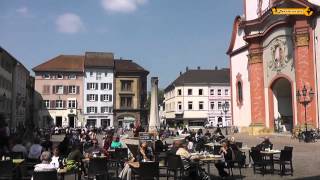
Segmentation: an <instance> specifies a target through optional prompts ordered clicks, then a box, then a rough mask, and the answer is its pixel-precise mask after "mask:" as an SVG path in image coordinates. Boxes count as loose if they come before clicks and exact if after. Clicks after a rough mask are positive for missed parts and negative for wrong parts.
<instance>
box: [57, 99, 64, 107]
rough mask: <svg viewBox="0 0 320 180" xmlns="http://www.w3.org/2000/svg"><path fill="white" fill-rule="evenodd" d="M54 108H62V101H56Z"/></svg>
mask: <svg viewBox="0 0 320 180" xmlns="http://www.w3.org/2000/svg"><path fill="white" fill-rule="evenodd" d="M56 108H57V109H61V108H63V101H62V100H56Z"/></svg>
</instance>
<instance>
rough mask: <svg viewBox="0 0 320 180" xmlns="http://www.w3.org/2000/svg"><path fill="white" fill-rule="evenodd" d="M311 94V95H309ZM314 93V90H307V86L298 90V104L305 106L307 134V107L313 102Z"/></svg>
mask: <svg viewBox="0 0 320 180" xmlns="http://www.w3.org/2000/svg"><path fill="white" fill-rule="evenodd" d="M308 92H309V94H308ZM313 96H314V92H313V90H312V88H310V89H309V90H308V89H307V87H306V85H304V86H303V88H302V89H301V90H297V98H298V102H299V103H300V104H302V105H303V106H304V123H305V126H306V127H305V128H306V134H307V132H308V128H307V105H308V104H309V103H310V102H311V101H312V100H313Z"/></svg>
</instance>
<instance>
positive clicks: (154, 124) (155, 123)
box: [149, 77, 160, 133]
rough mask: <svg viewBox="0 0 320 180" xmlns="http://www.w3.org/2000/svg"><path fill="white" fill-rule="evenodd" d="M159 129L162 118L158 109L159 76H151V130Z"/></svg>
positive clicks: (155, 131)
mask: <svg viewBox="0 0 320 180" xmlns="http://www.w3.org/2000/svg"><path fill="white" fill-rule="evenodd" d="M158 130H160V118H159V111H158V77H151V103H150V116H149V132H150V133H157V132H158Z"/></svg>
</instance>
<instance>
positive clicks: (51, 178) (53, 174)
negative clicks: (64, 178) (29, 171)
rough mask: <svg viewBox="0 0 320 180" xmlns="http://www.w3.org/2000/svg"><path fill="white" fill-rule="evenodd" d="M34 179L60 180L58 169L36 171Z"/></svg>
mask: <svg viewBox="0 0 320 180" xmlns="http://www.w3.org/2000/svg"><path fill="white" fill-rule="evenodd" d="M33 180H58V175H57V171H35V172H34V173H33Z"/></svg>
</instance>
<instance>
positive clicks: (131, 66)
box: [115, 60, 149, 74]
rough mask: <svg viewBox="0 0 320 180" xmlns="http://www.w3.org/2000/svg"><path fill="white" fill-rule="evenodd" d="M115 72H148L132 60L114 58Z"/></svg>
mask: <svg viewBox="0 0 320 180" xmlns="http://www.w3.org/2000/svg"><path fill="white" fill-rule="evenodd" d="M115 70H116V72H145V73H148V74H149V72H148V71H147V70H145V69H144V68H143V67H141V66H140V65H139V64H137V63H135V62H133V61H132V60H115Z"/></svg>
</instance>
